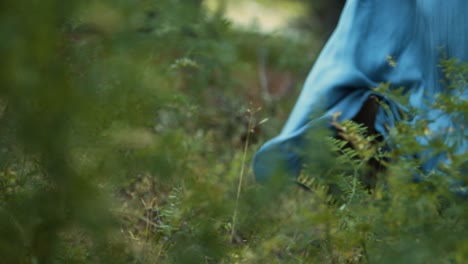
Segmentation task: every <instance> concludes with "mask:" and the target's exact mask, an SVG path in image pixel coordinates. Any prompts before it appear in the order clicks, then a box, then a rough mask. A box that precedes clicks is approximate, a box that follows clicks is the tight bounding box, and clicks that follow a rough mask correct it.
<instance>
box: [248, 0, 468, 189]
mask: <svg viewBox="0 0 468 264" xmlns="http://www.w3.org/2000/svg"><path fill="white" fill-rule="evenodd" d="M467 13H468V0H391V1H387V0H348V2H347V3H346V5H345V8H344V10H343V13H342V15H341V18H340V21H339V24H338V26H337V28H336V30H335V32H334V33H333V35H332V36H331V38H330V39H329V41H328V43H327V44H326V45H325V47H324V48H323V50H322V52H321V54H320V56H319V57H318V59H317V61H316V62H315V65H314V67H313V68H312V71H311V72H310V74H309V76H308V78H307V80H306V82H305V84H304V87H303V90H302V92H301V94H300V96H299V98H298V100H297V102H296V105H295V107H294V109H293V111H292V113H291V115H290V117H289V119H288V121H287V123H286V125H285V126H284V128H283V130H282V131H281V133H280V134H279V135H278V136H277V137H275V138H273V139H271V140H270V141H268V142H267V143H266V144H264V145H263V146H262V147H261V148H260V149H259V150H258V152H257V153H256V155H255V157H254V161H253V169H254V174H255V176H256V178H257V180H259V181H263V180H267V179H269V178H271V177H273V176H274V175H275V174H278V173H281V174H283V173H284V171H285V170H286V173H287V174H288V175H290V176H291V177H296V176H298V174H299V173H300V170H301V167H302V165H303V158H304V155H303V153H301V151H304V150H305V146H306V145H307V143H308V142H307V140H306V139H305V134H306V133H307V131H309V130H310V129H313V128H315V127H317V126H323V125H325V126H326V122H320V121H321V120H329V118H330V117H331V116H332V115H333V114H334V113H336V112H341V116H340V120H344V119H351V118H353V117H354V116H355V115H356V114H357V113H358V112H359V110H360V109H361V106H362V105H363V103H364V102H365V100H367V98H368V97H369V96H370V95H373V94H374V95H376V96H377V97H380V98H381V99H382V100H383V101H384V102H385V103H386V104H387V105H388V106H389V108H390V110H391V111H390V112H391V114H389V113H388V112H387V111H384V109H382V107H380V108H379V110H378V112H377V116H376V123H375V128H376V130H377V131H378V132H380V133H381V134H383V135H386V130H385V129H384V124H388V125H390V126H393V125H394V124H395V121H398V119H399V112H398V109H401V107H402V106H399V105H397V103H396V102H393V101H391V100H389V99H386V98H384V97H382V95H379V94H375V92H374V91H373V90H372V89H371V88H373V87H377V86H378V85H379V84H380V83H382V82H389V83H391V84H392V86H393V87H405V89H407V92H408V93H409V94H410V104H411V105H412V106H413V107H416V108H418V109H425V108H427V107H426V105H425V103H424V101H425V100H429V101H431V100H433V98H434V95H435V94H436V93H440V92H442V93H443V92H444V89H445V88H444V86H443V85H442V84H441V82H440V80H441V79H443V75H442V73H441V70H440V67H439V63H440V59H441V57H442V53H444V54H445V56H446V57H447V58H457V59H458V60H459V61H460V62H466V61H468V16H467ZM389 56H390V57H391V58H394V59H395V61H396V63H397V64H396V66H395V65H391V63H389V61H388V58H389ZM467 90H468V89H467ZM467 90H465V91H467ZM463 96H464V97H465V99H466V98H468V96H467V93H465V94H463ZM317 111H322V113H324V114H323V116H322V117H320V118H316V119H311V118H310V116H311V114H312V113H315V112H317ZM440 114H441V113H439V112H438V111H437V110H432V109H427V116H418V117H416V119H415V121H416V120H417V119H427V118H431V117H437V119H436V121H434V122H433V123H431V124H430V128H431V129H432V130H433V131H441V129H442V130H443V129H445V128H448V127H450V126H452V127H458V128H460V129H461V126H457V124H454V123H453V122H452V120H451V119H450V117H447V116H445V117H444V116H442V117H441V116H440ZM457 133H459V134H460V135H461V136H460V137H461V142H458V143H457V147H458V150H457V153H462V152H464V151H465V150H466V149H467V147H468V145H467V142H466V140H465V139H466V135H467V134H466V133H465V132H464V131H460V130H458V131H457ZM422 143H424V142H422ZM312 147H313V146H312ZM422 155H424V154H422ZM442 156H443V155H442ZM440 159H443V157H435V158H433V159H431V160H430V161H429V162H427V164H425V165H424V167H425V168H424V169H426V170H431V169H432V168H433V167H434V166H435V165H436V164H437V162H439V161H440Z"/></svg>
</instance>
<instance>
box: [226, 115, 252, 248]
mask: <svg viewBox="0 0 468 264" xmlns="http://www.w3.org/2000/svg"><path fill="white" fill-rule="evenodd" d="M248 112H249V114H250V116H249V125H248V127H247V129H248V130H247V137H246V140H245V144H244V153H243V156H242V165H241V170H240V175H239V183H238V185H237V195H236V205H235V208H234V215H233V216H232V228H231V241H234V236H235V233H236V230H235V227H236V221H237V213H238V209H239V198H240V194H241V189H242V182H243V179H244V171H245V161H246V159H247V148H248V147H249V140H250V132H251V130H252V126H253V120H254V118H253V112H252V111H248Z"/></svg>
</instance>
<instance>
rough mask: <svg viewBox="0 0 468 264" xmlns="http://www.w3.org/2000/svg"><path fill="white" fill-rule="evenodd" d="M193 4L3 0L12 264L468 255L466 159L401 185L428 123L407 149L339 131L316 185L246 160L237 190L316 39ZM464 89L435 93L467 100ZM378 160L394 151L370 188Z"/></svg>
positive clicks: (1, 115)
mask: <svg viewBox="0 0 468 264" xmlns="http://www.w3.org/2000/svg"><path fill="white" fill-rule="evenodd" d="M182 3H183V4H182ZM201 4H202V3H201V1H198V0H191V1H188V0H184V1H182V0H158V1H150V0H146V1H145V0H139V1H137V0H133V1H130V0H118V1H115V0H112V1H111V0H108V1H106V0H102V1H57V0H45V1H40V2H39V1H30V2H29V3H27V4H26V3H24V2H21V1H10V0H7V1H3V2H2V3H1V4H0V6H1V11H0V12H1V15H0V36H1V38H2V40H3V41H2V43H1V44H0V50H1V54H2V60H1V62H0V65H1V69H2V71H1V77H0V82H1V86H0V87H1V88H0V123H1V128H2V129H1V130H0V165H1V167H0V256H1V259H2V263H361V262H364V263H366V262H371V263H374V262H378V263H394V262H395V261H397V262H401V263H463V262H465V261H466V260H467V258H468V256H467V255H466V252H468V248H467V247H468V242H467V240H466V236H463V234H464V233H465V232H466V221H463V219H466V218H467V216H466V211H467V210H464V209H466V208H465V207H466V206H465V203H464V202H463V201H461V200H462V199H460V197H458V196H456V195H455V194H454V193H455V192H453V191H449V189H451V188H452V189H453V186H452V185H450V182H448V180H447V179H448V178H451V179H457V177H458V178H459V179H461V180H463V179H464V177H465V176H464V174H463V170H462V171H460V170H458V169H457V168H460V166H466V164H465V163H463V161H464V160H466V155H464V154H463V155H459V156H454V157H452V163H451V164H450V165H443V166H442V168H441V170H440V171H437V172H434V173H433V174H431V177H428V179H427V183H426V182H424V183H422V184H411V183H409V182H408V181H409V178H411V177H410V176H409V175H411V174H412V173H413V170H414V166H416V165H415V162H418V161H415V160H405V159H401V158H400V157H401V156H402V155H401V153H404V152H405V151H406V150H408V148H413V147H414V143H411V142H409V139H408V138H411V137H413V136H414V133H419V131H424V130H421V129H420V130H418V129H415V130H410V129H409V128H408V127H405V126H404V125H402V126H401V127H399V128H398V129H396V130H395V132H394V133H393V134H392V137H393V139H394V140H395V141H399V140H401V142H405V144H407V142H408V147H407V149H404V148H403V149H401V150H400V149H398V151H394V152H391V153H384V152H382V151H380V150H379V148H378V147H373V148H371V147H366V148H362V150H366V151H356V150H351V149H346V146H345V144H343V143H342V142H340V141H338V140H332V139H330V140H329V142H328V143H330V144H329V145H331V152H330V155H324V153H323V152H321V151H320V152H318V151H317V150H311V155H315V157H320V159H317V160H316V162H315V163H314V162H311V163H310V164H308V166H307V170H306V173H305V174H304V175H303V176H302V177H301V178H300V179H299V181H302V183H303V185H304V186H307V187H308V188H309V189H311V190H312V192H307V191H303V190H302V189H295V188H293V187H291V184H290V183H289V181H287V182H285V181H286V180H287V179H284V177H281V178H280V179H277V180H276V181H272V182H271V183H270V184H267V185H265V186H258V185H256V184H254V182H253V178H252V175H251V172H250V171H249V170H246V174H245V178H244V180H243V181H242V182H241V183H242V184H240V185H238V184H239V176H240V173H242V167H248V165H249V164H248V161H249V160H250V159H251V155H252V153H253V151H254V150H255V149H256V142H257V141H258V142H262V141H264V140H265V138H268V137H271V136H272V135H273V134H274V133H275V131H278V130H279V128H280V125H281V123H282V120H284V119H285V118H286V116H287V114H288V112H287V111H289V109H290V107H291V104H292V103H293V101H294V99H295V97H296V95H297V92H298V90H299V89H298V88H299V87H300V85H301V82H302V81H303V79H304V78H305V75H306V74H307V72H308V70H309V69H310V65H311V64H312V62H313V59H314V57H315V53H316V52H317V51H318V48H319V47H320V46H321V44H322V43H317V41H316V39H317V37H316V36H315V37H312V38H311V39H308V38H303V39H300V40H298V39H290V38H287V37H282V36H275V35H265V34H261V33H258V32H255V33H253V32H248V31H247V32H246V31H240V30H236V29H234V28H233V27H232V26H231V23H230V22H229V21H227V20H226V19H224V18H223V16H222V14H221V13H218V14H217V13H214V14H213V13H209V12H207V11H206V10H205V9H204V7H203V5H201ZM444 65H445V68H444V69H446V74H447V79H448V80H452V81H449V82H448V83H449V84H450V85H452V84H454V83H456V84H460V83H461V84H463V82H465V83H466V67H465V68H464V67H461V66H459V65H458V63H456V62H453V61H447V62H446V64H444ZM460 69H462V70H460ZM453 87H459V85H454V86H453ZM454 89H455V88H454ZM457 98H458V97H457ZM455 99H456V98H453V97H447V96H446V97H443V96H442V97H441V98H440V100H439V101H438V102H439V103H440V104H443V105H444V106H446V111H455V112H459V113H465V112H466V109H467V108H466V107H465V106H464V105H463V104H460V102H458V101H454V100H455ZM259 107H262V108H263V109H262V110H261V111H258V112H257V110H258V108H259ZM460 111H465V112H460ZM249 113H250V114H249ZM252 113H255V114H252ZM266 117H267V118H270V120H271V121H268V123H267V124H268V126H266V125H264V124H261V123H264V121H265V120H266V119H265V118H266ZM274 120H277V121H274ZM337 125H338V124H337ZM340 125H342V126H345V127H349V130H348V131H350V132H349V133H350V137H351V138H353V139H356V140H358V141H359V144H367V143H368V141H366V140H370V139H366V138H365V137H364V136H363V133H364V131H363V129H362V128H361V127H359V126H355V125H354V124H352V123H345V124H340ZM409 133H410V134H409ZM408 135H411V137H408ZM311 137H312V138H315V139H314V140H315V141H316V142H319V143H320V142H322V143H323V138H324V137H323V134H322V133H319V132H317V133H314V135H311ZM366 142H367V143H366ZM328 143H327V144H328ZM434 146H435V147H436V148H438V149H443V148H444V147H445V146H444V145H443V144H442V145H440V144H439V145H437V144H434ZM244 147H246V148H244ZM337 151H341V152H342V153H344V155H341V156H339V158H335V157H334V155H333V154H332V153H333V152H337ZM389 155H390V156H389ZM356 157H360V158H361V159H356ZM371 157H373V158H378V159H386V158H391V159H392V160H394V161H398V162H393V163H391V164H389V165H388V168H387V172H385V173H382V176H381V177H380V178H379V179H381V180H380V181H379V182H378V184H377V188H376V189H375V191H374V192H372V194H368V193H367V191H366V190H364V189H363V188H361V187H360V186H361V183H360V180H359V179H360V177H359V175H360V174H362V172H361V171H365V170H366V166H365V165H364V163H363V162H362V161H365V160H368V159H369V158H371ZM319 161H323V162H319ZM461 164H464V165H461ZM444 175H454V177H445V176H444ZM332 185H336V186H337V187H336V188H335V189H336V192H334V194H330V193H331V192H330V190H331V187H330V186H332ZM239 186H240V187H241V188H240V192H239V193H240V195H239V196H238V200H237V202H236V198H237V190H238V187H239ZM234 214H237V218H236V219H237V221H236V222H235V223H233V215H234Z"/></svg>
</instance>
